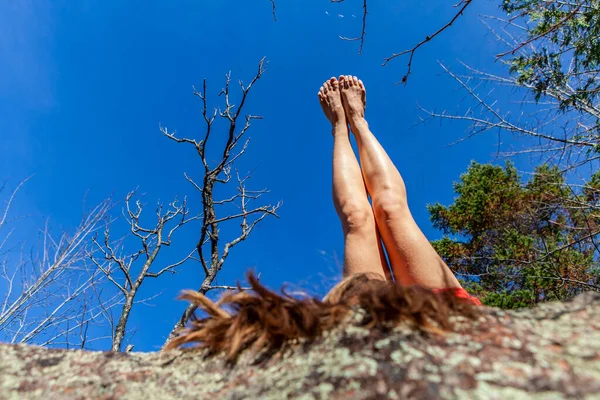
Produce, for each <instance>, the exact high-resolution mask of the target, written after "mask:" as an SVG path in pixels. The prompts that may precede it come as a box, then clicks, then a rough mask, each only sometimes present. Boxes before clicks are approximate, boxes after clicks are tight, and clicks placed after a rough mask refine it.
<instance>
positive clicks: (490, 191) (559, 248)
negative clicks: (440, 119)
mask: <svg viewBox="0 0 600 400" xmlns="http://www.w3.org/2000/svg"><path fill="white" fill-rule="evenodd" d="M454 191H455V192H456V194H457V197H456V198H455V200H454V203H453V204H451V205H449V206H444V205H441V204H439V203H438V204H433V205H429V206H428V210H429V213H430V218H431V221H432V223H433V225H434V227H436V228H437V229H440V230H441V231H442V232H443V234H444V236H443V238H442V239H440V240H436V241H434V242H432V244H433V246H434V248H435V249H436V250H437V251H438V252H439V253H440V255H441V256H442V258H443V259H444V260H445V261H446V262H447V263H448V265H449V266H450V268H452V270H453V271H454V272H455V273H456V274H457V275H458V278H459V279H460V280H461V281H462V283H463V285H464V286H465V287H466V288H467V289H468V290H469V291H470V292H471V293H472V294H474V295H477V296H479V297H480V298H481V300H482V302H483V303H484V304H486V305H490V306H497V307H502V308H519V307H527V306H532V305H534V304H536V303H538V302H541V301H548V300H566V299H569V298H571V297H572V296H574V295H576V294H578V293H580V292H581V291H584V290H599V289H600V274H599V273H598V272H599V265H600V264H599V260H598V254H599V252H598V248H597V245H598V243H599V242H598V240H600V238H599V237H598V236H599V231H600V212H599V211H598V208H597V206H598V205H599V204H598V201H599V200H600V172H599V173H596V174H594V175H593V176H592V178H591V179H590V180H589V182H588V184H587V185H586V186H585V187H584V188H582V189H581V190H579V191H578V192H575V191H573V190H572V189H571V187H570V186H568V185H567V184H566V183H565V179H564V176H563V174H561V172H560V171H559V169H558V168H556V167H550V166H548V165H541V166H538V167H537V168H536V170H535V174H533V176H532V177H531V178H530V179H529V180H527V181H526V182H522V179H521V177H520V176H519V174H518V172H517V170H516V168H515V167H514V165H513V164H511V163H510V162H507V163H506V165H505V166H504V167H501V166H496V165H491V164H478V163H475V162H473V163H471V165H470V166H469V168H468V170H467V172H466V173H464V174H463V175H462V176H461V177H460V180H459V181H458V182H456V183H455V184H454Z"/></svg>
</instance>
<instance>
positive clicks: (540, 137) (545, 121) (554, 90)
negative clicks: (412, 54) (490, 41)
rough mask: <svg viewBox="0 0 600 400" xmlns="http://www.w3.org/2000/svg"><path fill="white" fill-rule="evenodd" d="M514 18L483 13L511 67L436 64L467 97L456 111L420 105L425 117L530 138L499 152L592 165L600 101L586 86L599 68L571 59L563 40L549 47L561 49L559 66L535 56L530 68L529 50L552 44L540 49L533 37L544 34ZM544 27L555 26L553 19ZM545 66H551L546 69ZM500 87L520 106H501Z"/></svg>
mask: <svg viewBox="0 0 600 400" xmlns="http://www.w3.org/2000/svg"><path fill="white" fill-rule="evenodd" d="M578 9H579V8H576V9H575V10H578ZM571 14H572V13H569V14H568V15H571ZM492 21H493V22H496V23H497V24H496V25H500V28H497V27H495V26H492V25H491V24H490V22H492ZM519 21H520V20H519V19H514V18H511V19H508V20H507V19H501V18H498V17H488V18H486V19H483V22H484V23H485V24H486V26H487V27H488V29H489V30H490V32H492V34H494V35H495V36H496V38H497V40H498V42H499V43H501V44H503V45H504V46H506V48H508V49H509V50H507V51H504V52H502V53H500V54H498V55H497V57H498V60H499V61H500V62H501V63H503V64H504V65H505V67H506V70H507V71H510V72H512V73H509V74H506V75H505V76H500V75H496V74H491V73H487V72H485V71H482V70H480V69H477V68H473V67H471V66H468V65H466V64H462V65H463V67H464V68H465V70H466V73H464V74H460V75H459V74H458V73H456V72H454V71H451V70H450V68H448V67H447V66H446V65H443V64H440V65H441V66H442V69H443V70H444V72H446V73H447V74H448V75H449V76H450V77H451V78H452V79H454V80H455V81H456V82H457V83H458V84H459V87H460V88H461V89H462V90H464V91H465V93H466V94H467V98H468V99H470V100H471V103H470V104H469V107H468V108H467V110H466V111H465V112H464V113H461V114H456V113H453V112H452V111H441V112H438V111H433V110H429V109H425V108H422V110H423V111H424V112H425V113H426V114H427V115H428V117H429V118H441V119H446V120H454V121H461V122H466V123H468V124H469V128H468V130H469V134H468V135H467V137H466V138H468V137H471V136H473V135H478V134H482V133H486V132H496V133H497V134H498V135H499V139H498V143H499V144H500V143H502V140H501V138H500V134H502V133H508V134H512V135H515V136H517V137H527V138H530V139H532V142H529V143H528V145H527V146H526V148H524V149H521V150H508V151H501V149H500V148H499V149H498V154H499V155H503V156H513V155H517V154H531V155H536V156H538V157H539V158H540V160H541V161H543V162H549V163H553V164H558V165H562V166H563V167H564V169H565V170H567V169H569V170H574V169H578V168H579V167H581V166H583V165H586V164H590V165H594V166H596V165H597V161H598V160H600V155H599V151H600V145H599V144H598V143H599V140H600V133H599V132H600V129H599V125H598V121H599V120H600V105H599V104H598V101H597V98H596V97H595V96H593V91H592V89H591V87H593V86H594V85H599V84H600V71H599V70H595V69H589V68H588V69H587V70H583V71H582V70H581V62H580V61H578V60H576V58H575V56H573V55H572V54H573V53H569V52H567V51H566V50H564V49H563V48H562V47H563V46H562V45H557V46H555V47H556V49H555V50H554V51H555V52H557V53H561V54H563V55H562V57H563V59H564V60H563V62H562V63H561V66H562V67H563V68H562V70H561V71H557V70H556V68H557V67H556V66H555V65H552V66H545V65H544V63H553V61H552V60H546V61H544V60H540V61H539V62H540V66H539V67H537V68H535V69H534V68H531V67H530V66H529V65H526V64H525V62H524V61H523V60H529V59H530V58H531V57H532V54H533V55H534V56H535V55H536V54H538V53H539V52H544V53H550V52H551V51H552V50H551V45H549V44H547V43H544V45H543V46H544V47H543V50H540V49H539V48H538V46H540V43H538V41H539V40H542V39H543V37H537V36H535V37H533V38H531V37H529V36H531V32H532V31H533V29H532V28H531V27H529V26H527V25H525V24H521V23H519ZM561 21H562V20H561ZM520 22H523V21H520ZM549 29H557V28H555V25H552V27H551V28H549ZM528 35H529V36H528ZM507 55H512V56H514V58H513V59H511V60H505V59H504V58H503V57H505V56H507ZM521 64H523V65H521ZM550 68H554V69H553V70H549V69H550ZM558 76H559V77H558ZM542 85H543V86H542ZM500 90H505V92H501V93H507V94H509V95H508V96H506V97H509V96H510V98H512V99H514V98H520V99H521V100H520V103H521V109H520V110H519V112H517V113H515V112H514V110H511V111H507V110H503V109H502V108H503V107H504V108H505V109H506V108H508V107H509V106H508V104H502V97H503V96H501V95H500V94H499V91H500ZM511 108H514V107H511ZM423 120H425V119H423ZM463 140H464V139H463Z"/></svg>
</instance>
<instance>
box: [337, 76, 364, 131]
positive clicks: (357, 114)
mask: <svg viewBox="0 0 600 400" xmlns="http://www.w3.org/2000/svg"><path fill="white" fill-rule="evenodd" d="M340 88H341V92H342V100H343V104H344V109H345V110H346V117H347V118H348V120H349V122H350V124H352V123H353V122H356V121H358V120H363V119H364V118H365V107H366V106H367V91H366V90H365V85H364V84H363V82H362V81H361V80H360V79H358V78H357V77H355V76H350V75H342V76H340Z"/></svg>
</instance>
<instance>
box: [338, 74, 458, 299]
mask: <svg viewBox="0 0 600 400" xmlns="http://www.w3.org/2000/svg"><path fill="white" fill-rule="evenodd" d="M339 82H340V87H341V92H342V99H343V104H344V107H345V110H346V117H347V118H348V121H349V123H350V127H351V129H352V132H353V133H354V135H355V136H356V141H357V143H358V149H359V154H360V161H361V166H362V174H363V177H364V180H365V183H366V186H367V190H368V192H369V194H370V195H371V198H372V200H373V211H374V214H375V219H376V221H377V226H378V227H379V231H380V232H381V236H382V239H383V243H384V245H385V248H386V250H387V253H388V256H389V258H390V264H391V266H392V272H393V273H394V277H395V279H396V281H398V282H400V283H401V284H403V285H411V284H417V285H421V286H424V287H427V288H431V289H436V288H444V287H460V284H459V283H458V280H457V279H456V277H455V276H454V274H453V273H452V271H451V270H450V268H448V266H447V265H446V263H444V261H443V260H442V259H441V258H440V256H439V255H438V254H437V252H436V251H435V250H434V248H433V247H432V246H431V244H430V243H429V241H428V240H427V238H426V237H425V235H424V234H423V232H421V230H420V229H419V227H418V226H417V224H416V222H415V220H414V219H413V217H412V215H411V213H410V210H409V209H408V203H407V200H406V188H405V186H404V181H403V180H402V177H401V176H400V173H399V172H398V170H397V169H396V167H395V166H394V164H393V163H392V161H391V160H390V158H389V157H388V155H387V153H386V152H385V150H384V149H383V147H381V145H380V144H379V142H378V141H377V139H376V138H375V136H374V135H373V133H372V132H371V131H370V130H369V125H368V124H367V121H366V120H365V118H364V116H365V114H364V113H365V104H366V101H365V99H366V92H365V88H364V85H363V83H362V81H360V80H358V79H357V78H356V77H352V76H343V77H340V81H339Z"/></svg>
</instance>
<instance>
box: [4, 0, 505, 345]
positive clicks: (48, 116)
mask: <svg viewBox="0 0 600 400" xmlns="http://www.w3.org/2000/svg"><path fill="white" fill-rule="evenodd" d="M449 4H450V3H448V2H445V1H431V2H401V1H393V2H392V1H381V2H380V1H377V2H375V1H373V2H370V3H369V7H370V9H369V11H370V14H369V16H368V22H367V24H368V25H367V36H366V40H365V47H364V52H363V54H362V55H358V54H357V50H358V44H357V43H356V42H343V41H341V40H339V38H338V35H343V36H356V35H357V34H359V32H360V27H361V16H362V2H361V1H351V0H347V1H346V2H345V3H343V4H331V3H329V2H328V1H326V0H319V1H316V0H310V1H308V0H307V1H302V2H288V1H278V2H277V22H274V21H273V18H272V15H271V4H270V2H269V1H268V0H260V1H259V0H255V1H235V0H218V1H196V0H194V1H191V0H186V1H170V2H169V1H128V2H118V1H90V0H85V1H76V2H74V1H66V0H64V1H43V2H42V1H37V2H34V1H19V2H4V3H3V5H1V6H0V62H1V64H0V65H2V73H1V74H0V115H1V116H2V125H3V126H2V130H1V131H0V148H1V150H2V155H1V157H0V179H5V178H9V179H11V182H13V183H16V182H17V181H19V180H20V179H22V178H24V177H26V176H29V175H31V174H35V177H34V179H33V180H32V181H31V182H30V183H29V184H28V185H27V187H26V188H25V190H24V191H23V193H22V195H21V196H20V197H19V200H18V203H17V204H16V209H17V210H19V211H23V210H27V211H29V212H31V213H33V215H34V216H35V217H39V218H40V219H41V218H44V217H51V221H52V224H53V226H54V227H55V229H60V228H65V229H72V228H73V227H74V226H75V225H76V223H77V222H78V220H79V218H80V216H81V208H82V202H83V199H84V197H85V196H86V193H87V200H86V202H87V203H88V204H93V203H97V202H98V201H100V200H101V199H103V198H106V197H107V196H109V195H114V197H115V198H116V199H122V198H123V197H124V196H125V194H126V193H127V192H128V191H129V190H131V189H133V188H135V187H137V186H139V190H140V192H144V193H145V197H144V201H145V202H147V203H149V205H150V206H151V205H152V204H154V203H155V202H156V201H157V200H159V199H160V200H162V201H169V200H170V199H172V198H173V197H174V196H175V195H177V194H178V195H180V196H183V195H188V196H190V202H191V203H190V205H191V208H192V210H195V211H199V210H200V203H199V199H198V196H197V194H196V193H194V191H193V190H192V188H191V187H190V185H189V184H188V183H187V182H186V181H185V179H184V177H183V173H184V172H187V173H189V174H191V175H195V174H198V173H199V168H200V164H199V160H198V159H197V156H195V155H194V153H193V152H191V151H190V149H188V148H186V147H184V146H181V145H178V144H175V143H173V142H171V141H169V140H168V139H166V138H164V137H163V136H162V135H161V133H160V132H159V124H163V125H165V126H168V127H169V128H170V129H175V130H177V131H178V132H179V133H180V134H182V135H185V136H189V137H193V136H194V135H195V134H197V133H198V132H201V129H202V121H201V116H200V113H199V107H200V103H199V102H198V100H197V99H196V98H194V97H193V96H192V90H191V87H192V85H196V86H200V84H201V82H202V79H203V78H207V80H208V86H209V96H210V98H209V101H210V102H211V103H210V104H211V105H212V106H219V105H220V104H221V103H219V101H220V99H219V98H217V97H216V95H217V94H218V93H219V91H220V89H221V87H222V85H223V81H224V75H225V73H226V72H227V71H230V70H231V72H232V77H233V78H234V80H236V79H238V78H239V79H243V80H245V81H247V80H248V79H250V78H251V77H252V75H253V74H254V73H255V71H256V66H257V63H258V61H259V60H260V58H261V57H263V56H266V57H267V59H268V60H269V63H268V67H267V68H268V70H267V73H266V74H265V75H264V76H263V78H262V79H261V80H260V81H259V82H258V84H257V86H256V87H255V90H254V91H253V92H252V94H251V97H250V100H249V102H248V105H247V109H246V111H247V112H248V113H252V114H255V115H261V116H263V117H264V119H263V120H262V121H256V122H255V123H254V125H253V127H252V128H251V130H250V131H249V133H248V135H249V136H250V137H251V138H252V141H251V144H250V148H249V150H248V152H247V154H246V155H245V156H244V158H243V159H242V160H241V161H240V163H239V164H238V168H239V169H240V170H241V171H242V172H244V171H247V170H251V169H254V168H257V169H256V171H255V173H254V177H253V179H252V181H250V187H253V188H257V189H261V188H269V189H270V190H271V193H270V194H269V195H268V196H266V197H265V200H266V201H269V202H276V201H277V200H279V199H281V200H283V201H284V205H283V207H282V208H281V209H280V215H281V218H280V219H274V218H272V219H266V220H265V221H264V222H263V223H262V224H261V225H260V227H259V228H257V229H256V230H255V232H254V233H253V234H252V236H251V238H250V239H249V240H248V241H247V242H245V243H243V244H241V245H240V246H239V247H237V248H235V251H234V252H233V253H232V256H231V257H230V259H229V260H228V262H227V264H226V266H225V268H224V270H223V271H222V272H221V275H220V277H219V283H221V284H234V283H235V281H236V280H237V279H239V278H241V277H242V275H243V272H244V271H245V270H246V269H247V268H251V267H252V268H255V269H256V271H258V272H261V274H262V280H263V282H264V283H265V284H267V285H268V286H270V287H274V288H275V287H279V286H280V285H281V284H282V283H284V282H290V283H292V284H295V285H307V286H309V289H310V287H312V286H313V285H317V286H318V285H319V284H320V283H319V282H321V280H322V278H321V276H320V274H323V275H325V276H327V277H333V276H335V275H336V274H337V273H338V272H339V271H337V270H336V266H335V265H334V263H333V262H332V257H333V255H334V254H337V255H338V257H339V258H341V254H342V248H343V247H342V246H343V243H342V240H343V238H342V234H341V230H340V224H339V221H338V219H337V216H336V214H335V211H334V208H333V205H332V203H331V197H330V193H331V147H332V140H331V137H330V127H329V125H328V122H327V121H326V119H325V117H324V116H323V115H322V112H321V109H320V107H319V104H318V101H317V96H316V94H317V90H318V88H319V86H320V85H321V83H322V82H323V81H324V80H325V79H327V78H329V77H331V76H337V75H340V74H354V75H358V76H359V77H360V78H361V79H362V80H363V81H364V82H365V84H366V85H367V97H368V108H367V119H368V120H369V123H370V126H371V128H372V130H373V131H374V132H375V134H376V135H377V136H378V138H379V139H380V141H381V143H382V144H383V145H384V147H385V148H386V149H387V150H388V152H389V154H390V156H391V158H392V159H393V160H394V162H395V163H396V165H397V166H398V168H399V169H400V171H401V173H402V175H403V177H404V179H405V181H406V185H407V188H408V194H409V203H410V207H411V209H412V211H413V215H414V217H415V219H416V220H417V222H418V224H419V225H420V226H421V228H422V229H423V231H424V232H425V234H426V235H427V236H428V237H429V238H430V239H435V238H438V237H439V233H438V232H436V231H435V230H433V229H432V228H431V224H430V223H429V219H428V214H427V211H426V209H425V205H426V204H427V203H432V202H435V201H440V202H442V203H444V204H448V203H450V202H451V201H452V198H453V192H452V182H453V181H455V180H456V179H457V178H458V176H459V175H460V174H461V173H462V172H464V171H465V170H466V167H467V165H468V163H469V161H471V160H473V159H475V160H477V161H480V162H486V161H490V160H492V159H493V156H494V154H495V151H496V148H495V144H496V141H497V138H496V137H495V136H491V135H490V136H482V137H478V138H475V139H472V140H469V141H467V142H464V143H462V144H460V145H458V146H454V147H448V144H449V143H450V142H452V141H454V140H456V139H458V138H460V137H461V136H462V135H464V133H465V128H466V127H465V126H464V125H461V124H448V123H444V124H441V125H440V123H439V122H434V123H431V124H428V125H420V126H417V127H415V128H412V129H411V127H413V125H414V124H415V123H416V122H417V121H418V115H419V111H418V110H417V103H418V104H420V105H423V106H424V107H428V108H431V109H434V108H435V109H437V110H442V109H448V110H451V111H459V112H460V110H461V109H463V108H464V107H465V106H466V105H465V104H463V103H462V100H463V98H464V93H462V92H460V91H457V90H456V89H457V85H456V83H454V82H453V81H452V80H451V79H449V78H448V77H447V76H444V75H442V74H441V69H440V67H439V66H438V65H437V63H436V60H438V59H439V60H441V61H444V62H445V63H447V64H448V65H450V66H456V67H458V60H462V61H465V62H467V63H469V64H472V65H474V66H477V67H481V68H485V69H487V70H489V71H495V72H498V71H501V66H500V65H498V64H495V63H493V55H494V54H495V49H496V47H495V44H494V41H493V38H492V37H491V36H490V35H489V34H488V33H487V31H486V30H485V27H484V26H483V25H482V24H481V23H480V22H479V20H478V14H482V13H494V12H496V9H497V3H496V2H491V1H487V0H483V1H478V2H475V4H474V5H473V6H472V7H471V8H470V9H469V10H468V12H467V14H466V16H465V17H464V18H462V19H460V20H459V21H458V22H457V24H456V26H455V27H454V28H452V29H451V30H449V31H448V32H446V33H445V34H443V35H441V36H440V37H439V38H437V39H436V40H435V41H433V42H432V43H430V44H428V45H427V46H424V47H423V48H421V49H420V50H419V51H418V53H417V54H416V56H415V60H414V64H413V75H412V76H411V77H410V81H409V84H408V86H406V87H405V86H398V87H395V86H394V85H393V84H394V82H397V81H398V80H399V79H400V78H401V77H402V75H403V74H404V71H405V65H406V61H407V60H406V58H400V59H398V60H396V61H394V62H392V63H390V64H389V65H388V66H386V67H381V60H382V58H383V57H385V56H387V55H389V54H391V53H393V52H396V51H400V50H403V49H405V48H407V47H410V46H411V45H412V44H414V43H416V42H417V41H419V40H421V39H422V38H423V37H424V35H425V34H428V33H431V32H433V31H434V30H435V29H437V27H439V26H440V25H442V24H443V23H445V22H446V21H447V20H448V19H449V17H451V15H452V13H453V12H454V11H455V9H454V8H452V7H451V6H449ZM220 127H221V128H222V127H223V126H220ZM149 211H151V208H150V207H149ZM34 220H35V219H34ZM36 221H37V220H36ZM237 229H239V228H238V226H237V225H236V224H232V225H231V226H230V227H223V229H222V234H223V235H224V236H227V235H233V234H236V233H237ZM32 232H33V230H32ZM192 233H193V232H192ZM194 239H195V238H194V237H192V236H189V237H187V238H182V239H180V242H181V244H179V245H175V246H174V247H173V248H172V249H169V252H167V253H165V254H164V255H163V256H164V257H163V258H161V259H160V260H159V262H160V263H159V264H158V265H165V264H164V263H167V262H169V261H173V260H174V259H175V258H177V257H179V256H181V255H182V253H183V252H185V250H186V249H187V248H188V247H189V244H190V243H192V242H193V240H194ZM178 243H179V242H178ZM186 246H188V247H186ZM192 267H193V268H192ZM201 277H202V273H201V272H200V271H199V270H198V269H197V266H195V265H190V266H189V267H186V266H184V267H182V268H181V270H180V273H179V274H178V275H175V276H171V275H168V276H165V277H164V279H160V280H156V281H148V282H147V285H145V287H143V291H142V294H141V296H142V297H144V296H146V297H147V296H151V295H153V294H155V293H158V292H160V291H164V292H163V293H162V295H161V296H160V297H158V298H156V299H154V300H153V301H152V303H153V304H155V306H154V307H145V306H143V305H140V306H138V308H137V310H136V311H135V312H134V314H133V315H132V318H131V321H130V327H131V328H138V331H137V333H136V335H135V337H134V338H133V340H132V343H134V344H135V345H136V350H138V349H139V350H152V349H156V348H157V347H158V346H160V344H161V343H162V341H163V340H164V337H165V336H166V334H167V333H168V331H169V330H170V328H171V327H172V325H173V323H174V321H175V320H176V319H177V318H178V317H179V315H180V313H181V311H182V310H183V308H184V307H185V304H183V303H181V302H176V301H175V300H172V299H173V298H174V297H175V296H176V294H177V292H178V291H179V290H181V289H184V288H197V287H198V285H199V284H200V279H201ZM320 290H324V289H323V288H320Z"/></svg>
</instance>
